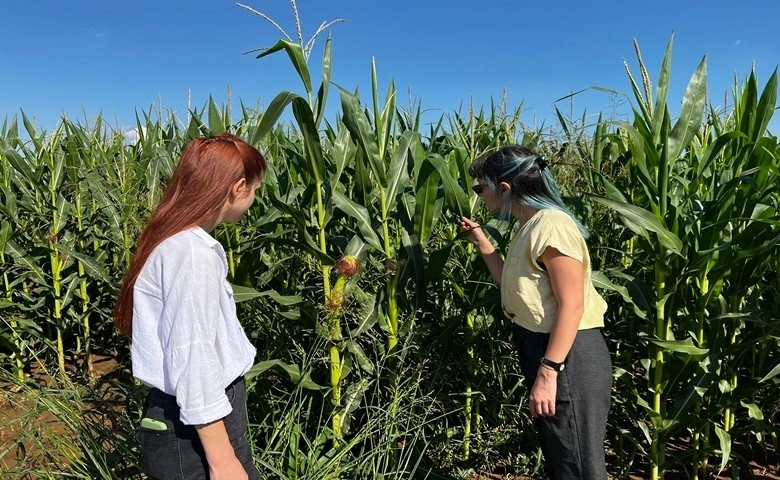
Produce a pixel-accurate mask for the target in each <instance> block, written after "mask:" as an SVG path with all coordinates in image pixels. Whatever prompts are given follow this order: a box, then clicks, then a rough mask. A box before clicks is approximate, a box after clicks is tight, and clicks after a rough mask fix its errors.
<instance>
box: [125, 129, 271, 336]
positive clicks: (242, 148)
mask: <svg viewBox="0 0 780 480" xmlns="http://www.w3.org/2000/svg"><path fill="white" fill-rule="evenodd" d="M265 167H266V163H265V158H264V157H263V155H262V154H261V153H260V152H258V151H257V149H256V148H255V147H253V146H251V145H249V144H248V143H246V142H245V141H244V140H242V139H240V138H238V137H237V136H235V135H232V134H229V133H225V134H222V135H217V136H213V137H200V138H196V139H194V140H192V141H191V142H190V143H189V144H187V146H186V147H185V148H184V151H183V152H182V154H181V157H180V159H179V163H178V164H177V165H176V168H175V169H174V170H173V174H172V175H171V179H170V180H169V182H168V187H167V188H166V189H165V193H164V194H163V197H162V200H161V201H160V204H159V205H158V206H157V210H155V212H154V214H153V215H152V217H151V218H150V219H149V222H148V223H147V225H146V228H144V231H143V233H141V238H140V239H139V240H138V246H137V247H136V252H135V257H134V258H133V261H132V262H131V263H130V268H129V269H128V270H127V274H126V275H125V278H124V281H123V282H122V288H121V289H120V290H119V297H118V299H117V303H116V307H115V308H114V324H115V325H116V328H117V329H118V330H119V331H120V332H121V333H124V334H126V335H130V334H131V333H132V329H133V288H134V287H135V281H136V279H137V278H138V275H139V274H140V273H141V269H142V268H143V266H144V264H145V263H146V260H147V259H148V258H149V255H151V253H152V251H153V250H154V249H155V247H157V245H159V244H160V243H161V242H162V241H163V240H165V239H166V238H168V237H170V236H172V235H175V234H177V233H179V232H181V231H183V230H186V229H188V228H192V227H195V226H198V225H202V224H204V223H206V222H207V221H208V220H210V219H212V218H213V217H214V216H215V215H217V214H218V213H219V211H220V210H221V209H222V206H223V205H224V204H225V201H226V200H227V199H228V196H229V195H230V189H231V187H232V186H233V185H234V184H235V182H237V181H239V180H241V179H242V178H244V179H246V183H247V184H248V185H252V184H254V183H255V182H258V181H260V180H262V178H263V175H264V174H265Z"/></svg>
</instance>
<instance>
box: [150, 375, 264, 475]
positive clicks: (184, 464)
mask: <svg viewBox="0 0 780 480" xmlns="http://www.w3.org/2000/svg"><path fill="white" fill-rule="evenodd" d="M225 394H226V395H227V397H228V400H229V401H230V404H231V405H232V406H233V411H232V412H230V414H228V416H227V417H225V418H224V422H225V428H226V429H227V432H228V436H229V437H230V443H231V444H233V449H234V450H235V452H236V457H238V459H239V460H240V461H241V463H242V464H243V465H244V468H245V469H246V471H247V473H248V474H249V478H250V480H260V473H259V472H258V471H257V468H256V467H255V466H254V463H253V462H252V450H251V448H250V446H249V442H248V441H247V438H246V432H247V423H248V420H247V412H246V383H245V382H244V377H239V378H237V379H236V380H235V381H234V382H233V383H232V384H230V385H229V386H228V387H227V388H226V389H225ZM143 416H144V417H146V418H151V419H154V420H159V421H161V422H164V423H165V424H166V425H167V427H168V429H167V430H152V429H149V428H145V427H143V426H141V427H140V433H141V455H142V457H143V469H144V473H146V475H148V476H149V478H150V479H153V480H193V479H197V480H206V479H208V478H209V465H208V463H207V462H206V453H205V452H204V450H203V444H201V442H200V438H199V437H198V432H197V431H196V430H195V427H194V426H192V425H185V424H183V423H182V422H181V420H179V406H178V405H177V404H176V397H174V396H172V395H168V394H166V393H163V392H162V391H160V390H158V389H156V388H153V389H151V391H150V392H149V394H148V395H147V396H146V401H145V402H144V410H143Z"/></svg>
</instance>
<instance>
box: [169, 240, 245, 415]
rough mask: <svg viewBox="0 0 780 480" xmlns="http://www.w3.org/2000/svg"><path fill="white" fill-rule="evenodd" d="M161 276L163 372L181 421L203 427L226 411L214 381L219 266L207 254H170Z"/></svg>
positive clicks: (219, 371) (217, 372)
mask: <svg viewBox="0 0 780 480" xmlns="http://www.w3.org/2000/svg"><path fill="white" fill-rule="evenodd" d="M167 260H168V261H167V262H166V264H167V265H165V267H167V268H164V271H165V272H166V273H167V275H166V276H165V278H164V283H165V287H166V288H165V298H164V299H163V303H164V305H165V306H164V315H165V317H166V319H167V321H168V324H169V325H170V333H169V335H168V338H167V341H166V342H165V343H164V351H165V358H164V368H165V370H166V376H167V377H168V378H169V380H170V382H171V385H172V386H173V388H174V390H175V392H176V393H175V395H176V401H177V403H178V404H179V408H180V410H181V416H180V418H181V421H182V422H183V423H185V424H188V425H199V424H204V423H209V422H212V421H215V420H219V419H220V418H224V417H225V416H226V415H228V414H229V413H230V412H231V410H232V407H231V405H230V402H229V401H228V399H227V396H226V395H225V391H224V388H223V385H222V382H221V381H220V379H221V378H222V377H223V367H222V364H221V361H220V358H219V355H218V354H217V351H216V337H217V330H218V321H219V318H220V316H221V315H220V305H219V302H220V300H219V299H220V292H219V289H221V288H224V282H225V275H226V273H227V272H226V271H225V267H224V265H223V264H222V262H221V259H220V258H219V256H218V255H217V254H216V252H214V251H213V250H212V249H204V248H201V249H195V248H190V249H186V250H185V251H177V252H173V253H172V255H171V256H170V257H169V258H167Z"/></svg>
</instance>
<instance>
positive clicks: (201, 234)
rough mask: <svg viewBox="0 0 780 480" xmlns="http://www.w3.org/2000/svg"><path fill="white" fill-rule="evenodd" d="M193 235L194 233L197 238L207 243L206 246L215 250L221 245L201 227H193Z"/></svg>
mask: <svg viewBox="0 0 780 480" xmlns="http://www.w3.org/2000/svg"><path fill="white" fill-rule="evenodd" d="M192 233H194V234H195V236H196V237H198V238H200V239H201V240H203V241H204V242H206V245H208V246H209V247H211V248H214V247H215V246H217V245H219V242H218V241H217V239H216V238H214V237H212V236H211V235H209V234H208V232H206V231H205V230H203V229H202V228H201V227H193V229H192Z"/></svg>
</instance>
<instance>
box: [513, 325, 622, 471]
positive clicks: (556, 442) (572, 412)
mask: <svg viewBox="0 0 780 480" xmlns="http://www.w3.org/2000/svg"><path fill="white" fill-rule="evenodd" d="M513 332H514V340H515V345H516V346H517V351H518V353H519V357H520V369H521V370H522V373H523V376H524V377H525V381H526V385H527V386H528V389H529V391H530V389H531V387H533V384H534V381H535V380H536V373H537V371H538V370H539V358H540V357H541V356H543V355H544V352H545V351H546V350H547V343H548V342H549V340H550V334H548V333H536V332H531V331H530V330H527V329H525V328H522V327H520V326H518V325H514V330H513ZM611 394H612V361H611V360H610V357H609V351H608V350H607V345H606V343H605V342H604V337H603V336H602V334H601V329H598V328H594V329H589V330H580V331H579V332H578V333H577V337H576V338H575V340H574V344H573V345H572V347H571V351H570V352H569V355H568V357H567V358H566V368H565V369H564V370H563V371H562V372H560V373H559V374H558V390H557V393H556V398H555V416H553V417H537V418H535V419H534V425H535V426H536V430H537V432H538V433H539V438H540V441H541V447H542V454H543V455H544V463H545V470H546V471H547V475H548V477H549V478H551V479H553V480H575V479H576V480H606V479H607V467H606V460H605V458H604V437H605V436H606V433H607V415H608V414H609V404H610V398H611Z"/></svg>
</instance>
